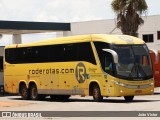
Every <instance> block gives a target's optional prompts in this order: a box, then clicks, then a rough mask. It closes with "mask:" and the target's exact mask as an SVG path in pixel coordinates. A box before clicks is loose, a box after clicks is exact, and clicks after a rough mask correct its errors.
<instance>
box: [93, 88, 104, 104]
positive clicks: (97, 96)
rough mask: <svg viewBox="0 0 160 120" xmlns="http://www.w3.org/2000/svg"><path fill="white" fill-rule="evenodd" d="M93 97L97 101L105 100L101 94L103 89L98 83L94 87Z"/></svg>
mask: <svg viewBox="0 0 160 120" xmlns="http://www.w3.org/2000/svg"><path fill="white" fill-rule="evenodd" d="M93 99H94V101H95V102H100V101H102V100H103V96H101V91H100V88H99V86H98V85H94V87H93Z"/></svg>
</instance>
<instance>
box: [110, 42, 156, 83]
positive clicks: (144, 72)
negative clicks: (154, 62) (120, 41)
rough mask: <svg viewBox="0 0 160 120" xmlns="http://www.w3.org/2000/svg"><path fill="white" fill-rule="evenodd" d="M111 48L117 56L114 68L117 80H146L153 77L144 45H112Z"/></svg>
mask: <svg viewBox="0 0 160 120" xmlns="http://www.w3.org/2000/svg"><path fill="white" fill-rule="evenodd" d="M111 48H112V49H113V50H114V51H115V52H117V54H118V61H119V62H118V64H116V65H115V68H116V73H117V76H119V78H123V79H130V80H146V79H149V78H152V77H153V74H152V66H151V60H150V56H149V53H148V49H147V46H146V45H112V46H111Z"/></svg>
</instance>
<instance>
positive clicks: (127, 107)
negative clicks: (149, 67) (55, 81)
mask: <svg viewBox="0 0 160 120" xmlns="http://www.w3.org/2000/svg"><path fill="white" fill-rule="evenodd" d="M159 105H160V88H155V94H154V95H145V96H135V98H134V100H133V102H129V103H126V102H125V101H124V98H123V97H109V98H104V100H103V101H102V102H93V98H92V97H90V96H89V97H80V96H72V97H71V98H70V99H69V100H68V101H65V102H64V101H52V100H51V99H50V98H49V97H47V98H46V99H45V100H43V101H32V100H22V99H21V97H20V96H4V97H0V111H44V112H47V111H160V107H159ZM80 113H81V112H80ZM42 119H44V118H42ZM45 119H50V118H45ZM54 119H60V120H61V119H62V120H66V119H67V120H68V119H71V120H72V119H74V120H75V118H74V117H56V118H54ZM76 119H78V120H80V119H82V118H81V117H77V118H76ZM85 119H86V120H90V119H92V120H98V119H99V118H97V117H94V118H92V115H90V117H85ZM105 119H106V118H105V117H101V120H105ZM107 119H110V118H109V117H107ZM114 119H117V118H114ZM118 119H123V120H128V118H127V117H124V118H118ZM129 119H130V120H137V119H136V118H129ZM139 119H140V118H139V117H138V120H139ZM141 119H142V120H150V119H151V117H150V118H148V117H147V118H146V117H141ZM153 120H160V119H159V118H157V117H154V118H153Z"/></svg>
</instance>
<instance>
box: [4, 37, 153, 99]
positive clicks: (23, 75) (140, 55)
mask: <svg viewBox="0 0 160 120" xmlns="http://www.w3.org/2000/svg"><path fill="white" fill-rule="evenodd" d="M4 88H5V91H6V92H8V93H15V94H16V93H20V94H21V96H22V99H32V100H38V99H42V98H45V97H46V96H50V97H51V98H52V99H61V100H66V99H69V97H70V96H71V95H81V96H93V99H94V101H97V102H98V101H102V100H103V97H120V96H124V99H125V100H126V101H132V100H133V98H134V96H136V95H150V94H153V92H154V80H153V74H152V64H151V59H150V55H149V50H148V48H147V46H146V44H145V43H144V41H143V40H141V39H139V38H136V37H132V36H127V35H106V34H91V35H79V36H71V37H62V38H55V39H51V40H45V41H40V42H35V43H31V44H15V45H9V46H6V47H5V57H4Z"/></svg>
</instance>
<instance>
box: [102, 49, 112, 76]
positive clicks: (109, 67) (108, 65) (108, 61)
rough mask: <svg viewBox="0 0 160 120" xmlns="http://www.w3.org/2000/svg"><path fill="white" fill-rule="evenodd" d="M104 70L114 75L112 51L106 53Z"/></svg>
mask: <svg viewBox="0 0 160 120" xmlns="http://www.w3.org/2000/svg"><path fill="white" fill-rule="evenodd" d="M104 70H105V72H106V73H108V74H111V75H113V59H112V55H111V54H110V53H106V52H105V53H104Z"/></svg>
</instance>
